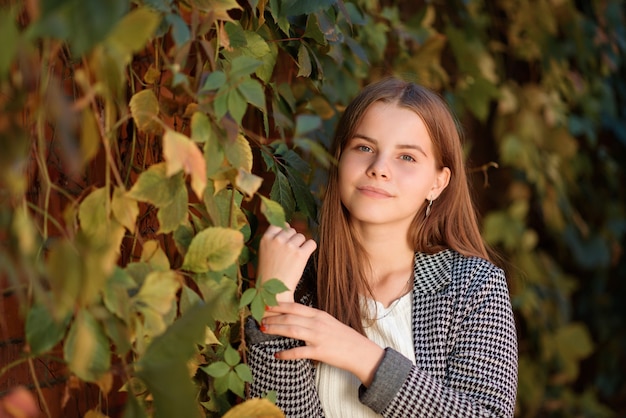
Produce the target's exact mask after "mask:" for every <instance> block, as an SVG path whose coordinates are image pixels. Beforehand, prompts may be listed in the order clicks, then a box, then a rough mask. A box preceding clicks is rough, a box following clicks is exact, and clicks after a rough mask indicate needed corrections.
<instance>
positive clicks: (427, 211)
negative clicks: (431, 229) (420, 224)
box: [426, 199, 434, 218]
mask: <svg viewBox="0 0 626 418" xmlns="http://www.w3.org/2000/svg"><path fill="white" fill-rule="evenodd" d="M433 201H434V199H433V200H428V206H427V207H426V217H427V218H428V215H430V209H431V208H432V207H433Z"/></svg>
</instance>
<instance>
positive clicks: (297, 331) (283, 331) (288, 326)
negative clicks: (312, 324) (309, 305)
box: [259, 315, 315, 341]
mask: <svg viewBox="0 0 626 418" xmlns="http://www.w3.org/2000/svg"><path fill="white" fill-rule="evenodd" d="M276 320H279V321H280V322H279V323H277V321H276ZM292 320H293V319H292ZM297 321H298V320H297V319H296V321H295V322H297ZM259 329H260V330H261V332H263V333H265V334H270V335H280V336H281V337H287V338H293V339H294V340H301V341H309V339H310V338H312V337H314V336H315V335H314V331H313V330H312V329H311V328H308V327H306V326H300V325H298V324H296V323H294V322H285V315H276V316H271V317H267V318H263V321H261V325H260V327H259Z"/></svg>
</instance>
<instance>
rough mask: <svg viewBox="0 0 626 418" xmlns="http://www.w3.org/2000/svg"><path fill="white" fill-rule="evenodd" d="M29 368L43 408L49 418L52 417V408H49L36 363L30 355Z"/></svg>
mask: <svg viewBox="0 0 626 418" xmlns="http://www.w3.org/2000/svg"><path fill="white" fill-rule="evenodd" d="M28 368H29V369H30V374H31V376H32V377H33V382H34V383H35V388H36V389H37V395H39V400H40V401H41V403H42V405H43V409H44V410H45V412H46V416H47V417H48V418H52V414H51V413H50V408H48V403H47V402H46V398H44V396H43V392H42V391H41V386H40V385H39V380H37V374H36V373H35V365H34V364H33V358H32V357H28Z"/></svg>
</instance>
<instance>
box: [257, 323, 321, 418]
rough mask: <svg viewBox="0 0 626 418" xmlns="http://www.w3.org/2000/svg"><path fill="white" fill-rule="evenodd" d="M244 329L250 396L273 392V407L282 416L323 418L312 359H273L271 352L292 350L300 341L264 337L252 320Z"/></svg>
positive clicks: (261, 395)
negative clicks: (278, 410)
mask: <svg viewBox="0 0 626 418" xmlns="http://www.w3.org/2000/svg"><path fill="white" fill-rule="evenodd" d="M245 327H246V340H247V342H248V348H249V352H248V366H249V367H250V370H251V371H252V377H253V378H254V380H253V382H252V383H251V385H250V391H249V397H250V398H258V397H263V396H266V395H267V393H268V392H270V391H273V392H275V393H276V405H277V406H278V407H279V408H280V409H281V410H282V411H283V412H284V413H285V416H287V417H301V418H305V417H306V418H315V417H323V416H324V413H323V410H322V405H321V402H320V399H319V395H318V394H317V388H316V386H315V370H314V367H313V363H312V362H311V360H306V359H300V360H278V359H276V358H275V357H274V353H276V352H278V351H283V350H288V349H290V348H295V347H297V346H300V345H302V344H303V342H302V341H298V340H294V339H291V338H285V337H279V336H271V335H266V334H264V333H262V332H261V331H260V330H259V328H258V325H257V323H256V321H255V320H254V319H253V318H251V317H248V318H247V321H246V325H245Z"/></svg>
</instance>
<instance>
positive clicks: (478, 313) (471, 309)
mask: <svg viewBox="0 0 626 418" xmlns="http://www.w3.org/2000/svg"><path fill="white" fill-rule="evenodd" d="M474 273H475V275H474V277H473V278H472V281H471V283H470V285H469V287H468V290H467V292H466V293H465V294H464V295H463V297H462V299H463V303H460V304H459V305H457V306H458V308H457V310H458V312H456V313H455V315H454V316H453V318H454V322H458V323H457V324H455V325H454V326H453V327H454V334H455V335H453V336H451V338H453V339H454V344H453V348H452V350H451V352H450V353H449V354H448V356H447V359H446V360H445V361H446V372H445V378H444V379H435V378H434V377H432V376H431V375H429V374H427V373H425V372H424V371H422V370H420V369H419V368H418V367H417V366H415V365H413V363H412V362H411V361H410V360H409V359H407V358H406V357H404V356H402V355H401V354H399V353H398V352H396V351H394V350H392V349H389V348H388V349H386V350H385V355H384V357H383V360H382V361H381V363H380V364H379V367H378V368H377V371H376V374H375V377H374V380H373V383H372V384H371V385H370V386H369V387H368V388H365V387H361V390H360V393H359V396H360V399H361V402H363V403H364V404H366V405H368V406H370V407H371V408H372V409H373V410H374V411H376V412H378V413H380V414H382V415H383V416H385V417H407V416H412V417H456V416H463V417H513V413H514V409H515V398H516V391H517V367H518V351H517V334H516V330H515V324H514V320H513V312H512V309H511V302H510V297H509V293H508V287H507V284H506V279H505V277H504V273H503V272H502V270H500V269H499V268H497V267H495V266H493V265H492V264H491V263H487V262H485V263H484V264H483V265H482V266H481V268H480V269H479V270H478V271H475V272H474Z"/></svg>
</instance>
